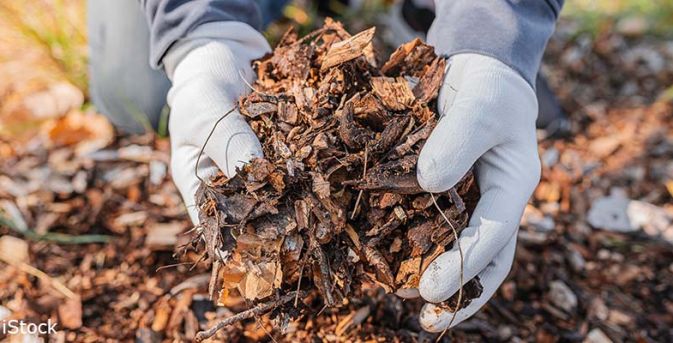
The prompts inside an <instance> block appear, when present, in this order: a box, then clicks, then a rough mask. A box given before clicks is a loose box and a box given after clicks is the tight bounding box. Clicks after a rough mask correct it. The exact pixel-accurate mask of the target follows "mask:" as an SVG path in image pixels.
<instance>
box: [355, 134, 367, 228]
mask: <svg viewBox="0 0 673 343" xmlns="http://www.w3.org/2000/svg"><path fill="white" fill-rule="evenodd" d="M365 176H367V146H365V167H364V168H363V169H362V179H363V180H364V178H365ZM362 192H363V190H362V189H361V190H360V192H358V198H357V199H356V200H355V208H353V213H351V220H353V218H355V214H356V213H358V208H359V207H360V199H362Z"/></svg>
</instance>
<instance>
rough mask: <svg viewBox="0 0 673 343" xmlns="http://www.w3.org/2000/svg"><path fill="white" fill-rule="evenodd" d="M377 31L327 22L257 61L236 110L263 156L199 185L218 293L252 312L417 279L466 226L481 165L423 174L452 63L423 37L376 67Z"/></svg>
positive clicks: (288, 37) (199, 233)
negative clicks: (424, 153)
mask: <svg viewBox="0 0 673 343" xmlns="http://www.w3.org/2000/svg"><path fill="white" fill-rule="evenodd" d="M374 30H375V29H374V28H371V29H369V30H366V31H363V32H360V33H358V34H357V35H354V36H351V35H350V34H349V33H348V32H346V31H345V30H344V29H343V27H342V25H341V24H340V23H338V22H335V21H332V20H330V19H328V20H327V21H326V23H325V25H324V27H322V28H321V29H318V30H316V31H314V32H312V33H310V34H308V35H307V36H305V37H303V38H301V39H300V38H298V37H297V35H296V34H295V33H294V32H293V31H290V32H288V33H286V34H285V35H284V37H283V38H282V40H281V42H280V43H279V44H278V46H277V47H276V49H275V50H274V51H273V53H272V54H270V55H267V56H265V57H264V58H262V59H260V60H258V61H256V62H254V67H255V69H256V71H257V81H256V82H255V83H254V84H253V85H251V87H252V88H253V91H252V92H251V93H250V95H248V96H245V97H242V98H241V99H240V101H239V107H238V109H239V111H240V112H241V113H242V114H243V115H244V116H246V118H247V120H248V123H249V124H250V126H251V127H252V129H253V131H254V132H255V133H256V134H257V137H258V138H259V139H260V141H261V143H262V147H263V150H264V156H265V157H264V158H263V159H256V160H253V161H252V162H251V163H249V164H247V165H246V166H245V167H243V169H242V170H240V171H239V172H238V174H237V175H236V176H234V177H232V178H226V177H225V176H223V175H220V176H217V177H215V178H213V179H212V180H209V182H206V183H203V184H202V185H201V187H200V189H199V191H198V192H197V194H196V199H197V204H198V207H199V216H200V222H201V224H200V226H199V227H198V228H197V229H196V230H195V239H194V245H195V246H196V247H197V248H200V249H205V251H206V252H207V258H208V260H209V261H210V262H211V263H212V266H213V274H212V279H211V284H210V292H211V297H212V296H214V295H215V293H217V292H219V293H218V296H219V299H220V301H221V302H224V300H226V298H227V297H230V296H234V295H236V296H238V295H240V296H242V297H244V298H245V299H247V300H248V301H251V302H254V303H256V304H257V307H255V308H253V309H251V311H250V313H247V314H243V316H241V317H245V318H250V317H251V316H257V315H261V314H263V313H264V312H268V311H271V310H273V309H274V308H276V307H280V306H283V304H285V305H287V306H292V307H293V308H299V309H302V306H304V305H305V304H303V302H302V301H301V300H303V298H304V297H305V296H307V295H309V294H313V293H315V292H317V293H318V294H319V297H317V298H318V299H320V300H321V301H322V304H323V306H327V307H334V306H340V305H343V304H346V303H347V300H348V298H349V296H353V295H354V294H357V292H358V290H359V288H360V287H361V286H362V285H364V284H367V285H370V284H372V283H374V284H376V285H378V286H380V287H382V288H383V289H385V290H386V291H387V292H403V291H404V290H409V289H414V288H416V287H418V282H419V279H420V276H421V275H422V273H423V271H424V270H425V269H426V268H427V266H428V265H429V264H430V262H432V261H433V260H434V259H435V258H436V257H437V256H439V255H440V254H442V253H443V252H444V251H446V250H448V249H449V248H450V247H451V244H452V242H453V241H454V240H455V239H456V234H457V232H460V230H462V229H463V228H465V227H466V226H467V223H468V219H469V216H470V214H471V213H472V210H473V209H474V206H475V205H476V202H477V200H478V198H479V191H478V189H477V186H476V183H475V179H474V176H473V174H472V173H471V172H470V173H468V174H467V175H466V176H465V177H464V178H463V180H461V181H460V182H459V183H458V185H456V187H455V188H452V189H450V190H449V191H448V192H445V193H442V194H435V195H433V194H429V193H427V192H425V191H423V189H421V188H420V186H419V185H418V181H417V179H416V161H417V159H418V155H419V152H420V150H421V147H422V146H423V144H424V142H425V140H426V139H427V138H428V136H429V135H430V133H431V132H432V130H433V128H434V127H435V125H436V123H437V120H438V119H437V109H436V97H437V94H438V91H439V88H440V86H441V83H442V80H443V76H444V72H445V60H444V59H443V58H441V57H438V56H437V55H436V54H435V53H434V50H433V48H432V47H430V46H428V45H426V44H424V43H423V42H421V41H420V40H414V41H411V42H409V43H406V44H404V45H403V46H401V47H400V48H398V49H397V50H396V51H395V52H394V53H393V54H392V55H391V56H390V58H389V59H388V61H386V62H385V63H384V64H383V66H381V67H378V66H377V61H376V58H375V55H374V48H373V46H372V39H373V36H374ZM472 293H474V292H472ZM477 295H478V294H477ZM312 298H316V297H312ZM293 299H294V304H293V305H292V304H290V303H292V300H293ZM465 300H466V299H463V302H462V304H463V306H464V305H466V304H467V303H468V302H469V301H465ZM306 309H308V307H307V308H306ZM287 312H295V313H299V312H300V311H296V310H295V311H289V310H288V311H287ZM313 314H315V313H313ZM245 318H241V319H245ZM229 322H233V321H231V320H230V321H229ZM229 322H227V323H229ZM223 325H224V324H223ZM211 334H212V333H211ZM202 338H203V337H202Z"/></svg>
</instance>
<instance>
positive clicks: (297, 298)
mask: <svg viewBox="0 0 673 343" xmlns="http://www.w3.org/2000/svg"><path fill="white" fill-rule="evenodd" d="M304 267H306V259H303V260H302V263H301V269H300V270H299V280H297V291H296V292H295V293H297V294H296V296H295V297H294V307H295V308H296V307H297V305H298V304H299V290H300V289H301V278H302V277H304Z"/></svg>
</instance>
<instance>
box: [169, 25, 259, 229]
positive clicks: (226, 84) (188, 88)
mask: <svg viewBox="0 0 673 343" xmlns="http://www.w3.org/2000/svg"><path fill="white" fill-rule="evenodd" d="M269 51H270V48H269V45H268V43H267V42H266V39H264V37H263V36H262V35H261V34H260V33H259V32H257V31H256V30H254V29H253V28H252V27H251V26H249V25H247V24H244V23H239V22H214V23H207V24H203V25H201V26H199V27H198V28H197V29H195V30H194V31H192V32H191V33H190V34H189V35H188V36H187V37H185V38H183V39H181V40H179V41H178V42H176V44H175V45H174V46H173V47H171V48H170V49H169V51H168V52H167V53H166V56H165V57H164V59H163V62H164V67H165V70H166V74H167V75H168V77H169V78H170V79H171V81H173V86H172V87H171V89H170V91H169V93H168V105H169V106H170V108H171V114H170V117H169V121H168V129H169V131H170V135H171V136H170V137H171V172H172V174H173V181H174V182H175V184H176V185H177V186H178V189H179V190H180V193H181V194H182V198H183V200H184V202H185V205H186V206H187V211H188V212H189V216H190V217H191V219H192V222H194V224H195V225H196V224H198V211H197V208H196V206H195V205H194V204H195V201H194V194H195V193H196V190H197V188H198V186H199V182H200V181H199V180H198V178H197V177H196V175H195V173H194V169H195V167H196V161H197V157H198V155H199V151H200V149H201V147H202V146H203V145H204V143H205V141H206V138H207V137H208V134H209V133H210V131H211V129H212V128H213V126H214V125H215V123H216V122H217V120H218V119H220V118H221V117H222V116H223V115H224V114H225V113H227V112H228V111H229V110H231V109H232V108H234V106H235V105H236V104H237V101H238V98H239V97H240V96H241V95H244V94H246V93H248V92H250V88H249V87H248V86H247V85H246V82H248V83H251V81H252V79H253V75H254V74H253V71H252V68H251V66H250V62H251V61H252V60H253V59H256V58H259V57H262V56H263V55H264V54H265V53H267V52H269ZM256 156H262V147H261V145H260V143H259V141H258V140H257V137H256V136H255V134H254V133H253V132H252V130H251V129H250V127H249V126H248V124H247V123H246V122H245V119H244V118H243V117H242V116H241V115H240V114H239V112H238V111H235V112H233V113H231V114H229V115H228V116H227V117H226V118H225V119H224V120H222V121H221V122H220V123H219V124H218V125H217V128H216V129H215V131H214V133H213V135H212V137H210V140H209V141H208V144H207V145H206V146H205V150H204V155H203V156H201V159H200V162H199V166H198V169H199V171H198V173H199V177H201V178H202V179H204V180H207V178H209V177H210V176H212V175H213V174H214V173H215V172H216V171H217V167H219V169H220V170H222V171H223V172H224V173H225V174H226V175H227V176H232V175H234V174H235V172H236V168H238V167H240V166H241V165H243V164H244V163H246V162H249V161H250V159H251V158H253V157H256Z"/></svg>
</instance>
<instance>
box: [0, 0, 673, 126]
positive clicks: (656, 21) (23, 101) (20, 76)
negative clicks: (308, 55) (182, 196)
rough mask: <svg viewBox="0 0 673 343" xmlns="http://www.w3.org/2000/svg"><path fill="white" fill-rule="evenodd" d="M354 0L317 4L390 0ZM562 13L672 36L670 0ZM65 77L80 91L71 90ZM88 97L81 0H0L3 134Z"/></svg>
mask: <svg viewBox="0 0 673 343" xmlns="http://www.w3.org/2000/svg"><path fill="white" fill-rule="evenodd" d="M357 2H358V3H359V4H360V6H359V7H358V9H357V10H354V9H352V8H349V7H347V6H344V5H343V4H342V3H341V2H339V1H334V0H330V1H322V3H321V6H325V7H329V9H330V10H331V12H333V13H335V14H337V17H339V19H340V20H342V21H344V22H345V23H346V26H347V28H348V29H349V30H350V31H351V32H356V31H358V30H361V29H363V28H364V27H366V26H369V25H373V24H376V23H377V21H378V20H379V19H380V18H381V16H385V15H387V13H386V8H387V6H389V5H390V4H391V3H393V2H394V1H391V0H359V1H357ZM321 20H322V19H321V18H320V17H319V15H318V9H317V7H316V5H315V2H314V1H311V0H294V1H292V3H291V4H290V5H289V6H287V7H286V8H285V10H284V12H283V18H282V19H281V20H279V21H277V22H276V23H274V24H272V25H270V26H269V27H268V28H267V30H266V32H265V35H266V37H267V38H268V39H269V41H270V42H271V44H272V45H273V44H274V43H275V42H277V41H278V39H279V38H280V36H281V35H282V33H283V32H285V30H286V29H287V28H288V27H290V26H294V27H296V29H297V31H298V33H299V34H300V35H301V34H304V33H307V32H309V31H310V30H312V29H313V28H315V27H316V26H318V25H320V23H321ZM562 20H565V21H569V22H571V23H572V25H573V27H574V33H575V34H576V35H582V34H589V35H591V36H597V35H600V34H601V33H602V32H606V31H609V30H619V31H620V32H622V33H623V34H624V35H625V36H629V35H631V36H633V37H637V39H661V40H662V44H663V43H664V40H666V39H671V38H673V1H671V0H567V1H566V5H565V8H564V10H563V13H562ZM55 85H56V86H55ZM68 85H70V86H74V88H76V89H77V90H78V91H79V92H80V93H81V94H80V95H77V94H73V90H72V89H70V88H69V87H68ZM59 92H60V93H59ZM63 92H65V93H66V95H63V94H62V93H63ZM80 97H81V98H82V99H83V100H84V101H80ZM36 99H37V100H36ZM63 99H65V100H63ZM86 100H87V45H86V0H7V1H2V2H0V138H1V137H4V139H9V138H8V137H10V138H15V139H18V138H17V137H27V136H30V134H31V133H32V132H33V131H34V128H35V127H37V126H39V125H40V123H42V122H43V121H44V120H47V119H49V118H53V117H58V116H62V115H64V114H65V113H64V112H67V111H68V109H69V107H72V106H79V107H80V108H82V107H86V106H87V101H86ZM64 101H65V103H63V102H64ZM54 104H56V106H55V105H54Z"/></svg>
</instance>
